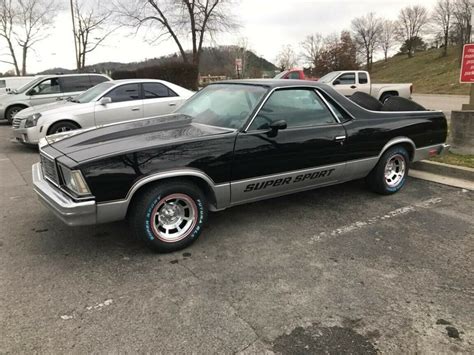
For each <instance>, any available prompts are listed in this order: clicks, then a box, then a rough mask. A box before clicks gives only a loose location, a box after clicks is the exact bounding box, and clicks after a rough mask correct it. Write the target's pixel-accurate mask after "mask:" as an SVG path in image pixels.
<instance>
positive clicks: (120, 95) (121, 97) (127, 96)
mask: <svg viewBox="0 0 474 355" xmlns="http://www.w3.org/2000/svg"><path fill="white" fill-rule="evenodd" d="M138 87H139V84H126V85H122V86H119V87H118V88H115V89H113V90H112V91H110V92H109V93H108V94H106V95H105V96H107V97H110V98H111V99H112V102H124V101H133V100H138V99H140V93H139V89H138Z"/></svg>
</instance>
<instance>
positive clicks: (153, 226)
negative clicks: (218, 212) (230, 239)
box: [129, 181, 208, 253]
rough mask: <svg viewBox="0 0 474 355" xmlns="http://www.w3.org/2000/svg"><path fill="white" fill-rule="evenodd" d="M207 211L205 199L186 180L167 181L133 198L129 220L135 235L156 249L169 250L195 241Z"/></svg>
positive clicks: (164, 251) (171, 250)
mask: <svg viewBox="0 0 474 355" xmlns="http://www.w3.org/2000/svg"><path fill="white" fill-rule="evenodd" d="M207 213H208V207H207V201H206V198H205V196H204V194H203V193H202V191H201V190H200V189H199V188H197V187H196V186H195V185H193V184H191V183H188V182H186V181H169V182H163V183H159V184H157V185H154V186H153V187H150V188H148V189H146V190H144V191H143V192H141V193H139V195H138V196H136V197H135V198H134V201H133V204H132V206H131V207H130V211H129V223H130V226H131V228H132V231H133V234H134V236H135V237H136V238H137V239H139V240H142V241H144V242H145V244H146V245H147V246H148V247H150V248H151V249H153V250H155V251H158V252H161V253H168V252H173V251H176V250H180V249H183V248H185V247H187V246H189V245H190V244H192V243H193V242H195V241H196V239H197V238H198V237H199V235H200V234H201V232H202V228H203V225H204V223H205V222H206V220H207Z"/></svg>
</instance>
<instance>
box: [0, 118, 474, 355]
mask: <svg viewBox="0 0 474 355" xmlns="http://www.w3.org/2000/svg"><path fill="white" fill-rule="evenodd" d="M9 129H10V128H9V127H8V126H6V125H1V126H0V152H1V153H0V154H1V155H0V169H1V170H0V196H1V199H0V211H1V212H0V218H1V223H0V253H1V255H0V271H1V277H0V280H1V281H0V282H1V284H0V289H1V290H2V291H1V293H0V307H1V308H0V312H1V313H0V319H1V325H0V333H1V334H2V336H1V337H0V352H1V353H31V352H37V353H91V352H97V353H118V352H143V353H145V352H150V353H159V352H162V353H191V352H193V353H198V354H211V353H225V354H227V353H228V354H230V353H239V354H253V353H262V352H265V351H267V353H273V352H275V353H283V354H292V353H293V354H294V353H300V354H305V353H307V354H311V353H322V352H327V353H347V352H351V353H353V354H374V353H376V352H378V351H379V352H382V353H415V352H417V353H420V352H422V353H430V352H436V353H455V352H465V353H472V352H474V322H473V314H474V276H473V273H472V270H473V268H474V264H473V259H474V258H473V251H474V239H473V234H474V233H473V232H474V221H473V218H472V217H473V215H472V211H473V210H474V195H473V194H472V193H470V192H467V191H463V190H460V189H456V188H450V187H447V186H442V185H437V184H433V183H428V182H425V181H421V180H415V179H409V181H408V184H407V186H406V188H405V189H404V190H402V191H401V192H400V193H398V194H396V195H393V196H379V195H376V194H373V193H370V192H368V191H367V189H366V188H365V186H364V184H363V183H362V182H360V181H356V182H352V183H347V184H343V185H340V186H336V187H331V188H324V189H320V190H315V191H311V192H306V193H302V194H297V195H292V196H287V197H283V198H278V199H273V200H269V201H264V202H259V203H254V204H250V205H246V206H240V207H235V208H232V209H229V210H226V211H223V212H219V213H215V214H212V215H211V217H210V221H209V225H208V226H207V227H206V229H205V231H204V233H203V234H202V236H201V238H200V239H199V240H198V241H197V242H196V243H195V244H194V245H193V246H191V247H190V248H188V249H187V250H183V251H181V252H178V253H173V254H167V255H158V254H153V253H151V252H150V251H148V250H147V249H146V248H144V247H143V246H142V245H141V244H140V243H138V242H135V241H132V240H131V239H130V235H129V231H128V229H127V225H126V224H125V223H115V224H108V225H101V226H91V227H76V228H69V227H66V226H64V225H63V224H61V223H60V222H58V221H57V220H56V219H55V218H54V217H53V216H52V215H51V213H50V212H49V211H48V210H46V209H45V208H43V207H42V205H40V204H39V202H38V201H37V199H36V197H35V194H34V193H33V190H32V187H31V176H30V169H31V164H32V163H34V162H36V161H38V154H37V152H36V151H35V150H32V149H28V148H25V147H23V146H20V145H17V144H14V143H12V142H10V141H9V136H10V132H9Z"/></svg>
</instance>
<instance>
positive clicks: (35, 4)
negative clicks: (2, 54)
mask: <svg viewBox="0 0 474 355" xmlns="http://www.w3.org/2000/svg"><path fill="white" fill-rule="evenodd" d="M58 6H59V4H58V3H56V1H54V0H18V12H17V26H16V28H17V30H16V31H15V38H16V42H17V43H18V45H19V46H20V48H21V52H22V66H21V75H26V61H27V56H28V51H29V50H30V49H31V48H32V47H33V46H34V45H35V44H36V43H38V42H39V41H41V40H42V39H44V38H46V37H47V36H48V33H47V30H48V29H49V28H50V26H51V25H52V23H53V21H54V19H55V18H56V13H57V11H58Z"/></svg>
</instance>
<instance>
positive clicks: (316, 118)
mask: <svg viewBox="0 0 474 355" xmlns="http://www.w3.org/2000/svg"><path fill="white" fill-rule="evenodd" d="M279 120H284V121H286V124H287V127H288V128H293V127H302V126H317V125H327V124H332V123H335V122H336V121H335V119H334V116H333V115H332V113H331V112H330V111H329V109H328V108H327V107H326V106H325V105H324V103H323V102H322V101H321V99H320V98H319V96H318V95H317V94H316V93H315V92H314V90H311V89H282V90H277V91H275V92H274V93H273V94H272V95H271V96H270V98H269V99H268V100H267V102H265V104H264V105H263V107H262V108H261V110H260V111H259V113H258V114H257V116H256V117H255V119H254V121H253V122H252V124H251V125H250V130H260V129H267V128H268V127H269V125H270V124H271V123H273V122H276V121H279Z"/></svg>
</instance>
